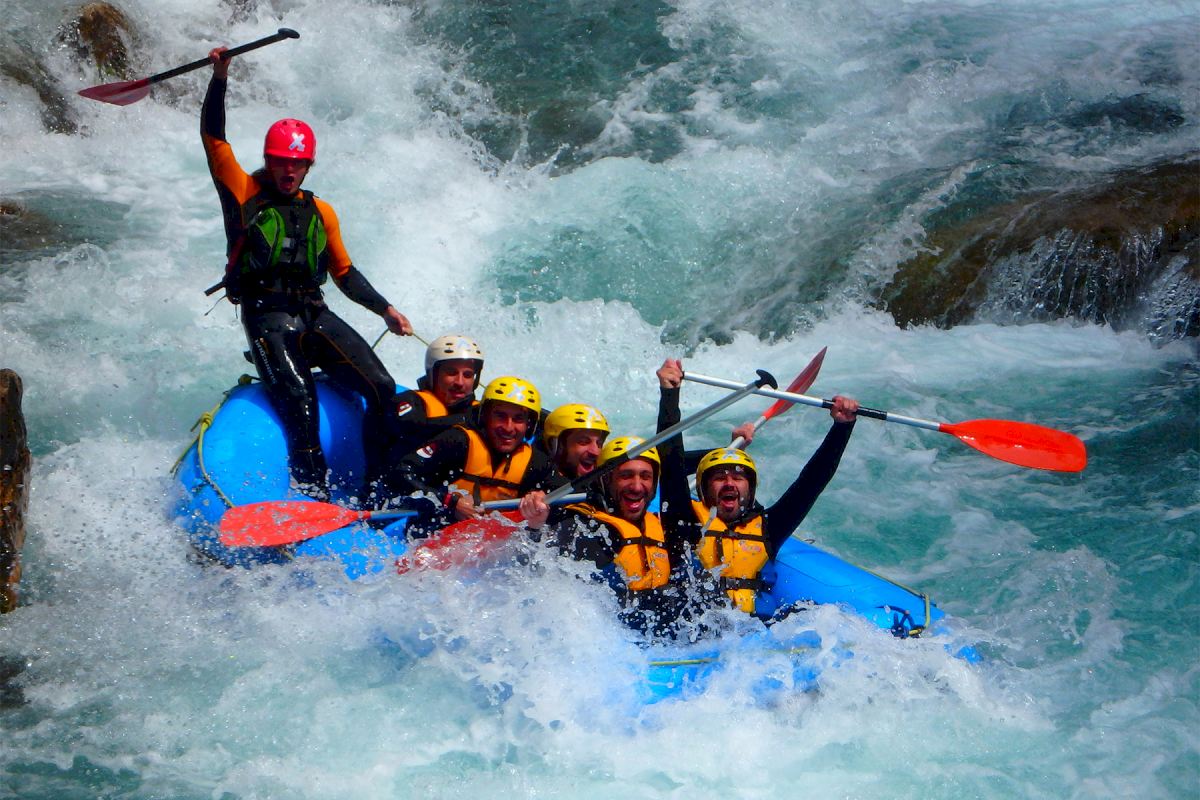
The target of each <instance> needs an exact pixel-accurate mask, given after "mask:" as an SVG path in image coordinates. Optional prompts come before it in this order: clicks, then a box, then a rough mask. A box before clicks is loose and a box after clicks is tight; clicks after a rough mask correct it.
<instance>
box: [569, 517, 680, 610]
mask: <svg viewBox="0 0 1200 800" xmlns="http://www.w3.org/2000/svg"><path fill="white" fill-rule="evenodd" d="M567 508H570V509H573V510H575V511H579V512H580V513H583V514H586V515H588V516H589V517H592V518H593V519H596V520H599V521H600V522H603V523H604V524H605V525H608V526H610V527H611V528H612V529H613V530H615V531H616V532H617V535H618V536H620V537H621V540H620V542H618V543H617V547H616V553H614V554H613V561H614V562H615V563H616V565H617V566H618V567H620V568H621V571H622V572H624V573H625V584H626V585H627V586H628V587H629V588H630V589H631V590H632V591H635V592H640V591H644V590H646V589H656V588H658V587H659V586H665V585H666V583H667V581H668V580H670V578H671V559H670V557H669V556H668V555H667V537H666V534H665V533H663V527H662V523H661V522H659V519H658V517H657V516H655V515H654V514H646V515H645V516H644V517H642V520H643V522H642V524H643V526H644V527H645V530H644V531H643V530H641V529H639V528H638V526H636V525H634V524H633V523H632V522H627V521H626V520H623V519H621V518H620V517H617V516H613V515H612V514H609V513H607V512H605V511H601V510H599V509H597V508H595V507H594V506H591V505H588V504H586V503H580V504H578V505H572V506H567Z"/></svg>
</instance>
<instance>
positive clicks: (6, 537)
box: [0, 369, 30, 613]
mask: <svg viewBox="0 0 1200 800" xmlns="http://www.w3.org/2000/svg"><path fill="white" fill-rule="evenodd" d="M29 467H30V456H29V447H28V445H27V439H26V432H25V417H24V416H23V415H22V413H21V378H20V377H19V376H18V375H17V373H15V372H13V371H12V370H8V369H0V613H7V612H9V611H12V610H13V609H14V608H16V607H17V584H18V582H19V581H20V579H21V547H22V546H23V545H24V544H25V510H26V508H27V507H28V505H29V485H28V484H29Z"/></svg>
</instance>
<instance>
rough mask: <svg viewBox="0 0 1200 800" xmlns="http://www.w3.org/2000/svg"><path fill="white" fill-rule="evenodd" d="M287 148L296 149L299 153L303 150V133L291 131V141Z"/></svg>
mask: <svg viewBox="0 0 1200 800" xmlns="http://www.w3.org/2000/svg"><path fill="white" fill-rule="evenodd" d="M288 150H298V151H300V152H301V153H303V152H304V150H305V146H304V134H303V133H297V132H296V131H292V143H291V144H289V145H288Z"/></svg>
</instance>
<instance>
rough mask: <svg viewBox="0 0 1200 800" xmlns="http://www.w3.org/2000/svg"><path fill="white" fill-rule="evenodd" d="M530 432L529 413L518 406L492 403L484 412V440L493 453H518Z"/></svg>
mask: <svg viewBox="0 0 1200 800" xmlns="http://www.w3.org/2000/svg"><path fill="white" fill-rule="evenodd" d="M528 430H529V411H528V410H526V409H524V408H522V407H521V406H518V405H513V404H512V403H504V402H496V401H493V402H490V403H488V404H487V406H486V407H485V408H484V410H483V439H484V441H485V442H487V446H488V447H490V448H491V449H492V450H493V451H495V452H497V453H502V454H505V455H507V454H509V453H514V452H516V450H517V448H518V447H520V446H521V444H522V442H524V441H525V434H526V432H527V431H528Z"/></svg>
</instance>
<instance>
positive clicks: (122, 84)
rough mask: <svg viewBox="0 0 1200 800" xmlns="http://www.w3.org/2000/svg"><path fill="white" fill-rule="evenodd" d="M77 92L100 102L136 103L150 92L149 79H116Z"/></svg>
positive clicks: (118, 104) (121, 104) (119, 104)
mask: <svg viewBox="0 0 1200 800" xmlns="http://www.w3.org/2000/svg"><path fill="white" fill-rule="evenodd" d="M79 94H81V95H83V96H84V97H86V98H88V99H90V100H99V101H101V102H102V103H112V104H113V105H114V106H127V105H129V104H130V103H136V102H137V101H138V100H141V99H142V98H143V97H145V96H146V95H148V94H150V79H149V78H142V79H140V80H136V81H118V82H117V83H105V84H101V85H100V86H91V87H89V88H87V89H80V90H79Z"/></svg>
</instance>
